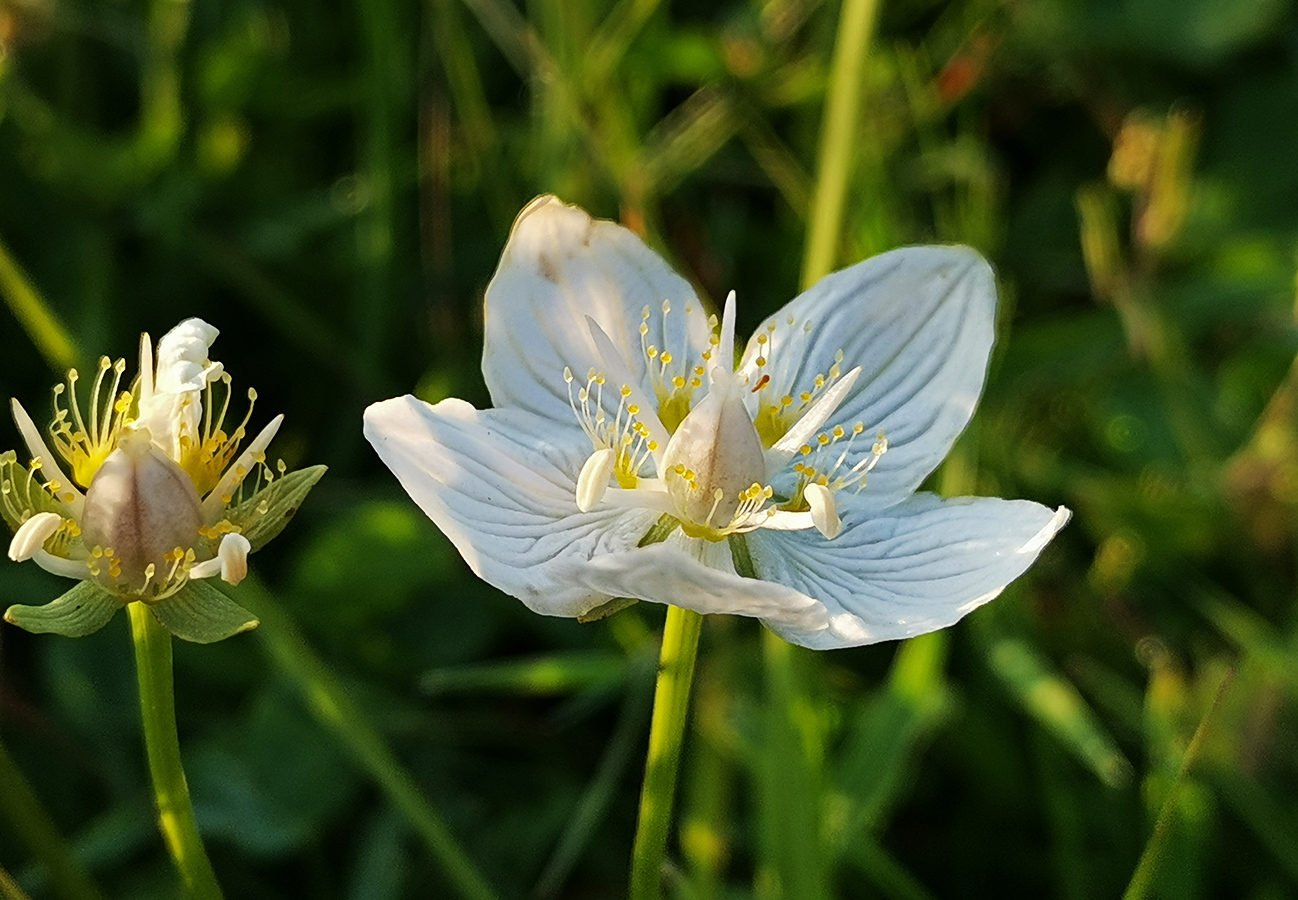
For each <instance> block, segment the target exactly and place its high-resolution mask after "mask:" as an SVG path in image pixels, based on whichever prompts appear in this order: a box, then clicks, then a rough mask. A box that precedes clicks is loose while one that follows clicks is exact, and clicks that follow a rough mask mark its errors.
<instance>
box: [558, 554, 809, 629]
mask: <svg viewBox="0 0 1298 900" xmlns="http://www.w3.org/2000/svg"><path fill="white" fill-rule="evenodd" d="M581 578H582V581H583V583H584V584H585V585H587V586H588V587H590V588H592V589H593V590H596V591H600V592H602V593H604V594H607V595H609V596H611V597H633V598H635V599H637V600H650V601H653V602H655V603H668V604H671V605H673V606H681V607H684V608H686V609H692V610H694V611H695V612H700V613H728V614H731V615H740V616H754V617H757V618H760V619H762V620H763V621H766V622H768V623H770V624H772V625H773V626H779V627H782V628H785V629H788V630H789V631H792V632H796V633H798V634H809V635H810V634H817V633H819V632H820V631H822V630H824V628H825V627H826V625H827V624H828V617H827V614H826V608H825V605H824V604H822V603H821V602H819V601H818V600H815V599H814V598H812V597H809V596H807V595H806V594H805V593H802V592H800V591H798V590H795V589H793V588H789V587H786V586H785V585H782V584H777V583H774V582H770V581H760V580H757V579H755V578H744V577H742V576H740V575H738V574H736V573H735V567H734V562H733V561H732V559H731V556H730V547H729V545H728V544H727V543H726V542H725V541H719V542H712V541H703V540H697V539H694V538H689V537H685V536H684V535H682V534H681V533H680V532H679V531H676V532H674V533H673V534H672V536H671V537H669V538H668V539H667V540H666V541H664V542H663V543H661V544H651V545H649V546H648V547H638V548H635V549H632V550H629V551H627V552H625V553H613V554H608V555H604V556H600V557H597V558H595V559H592V560H591V561H590V564H589V565H588V566H586V567H585V568H584V569H583V570H582V572H581Z"/></svg>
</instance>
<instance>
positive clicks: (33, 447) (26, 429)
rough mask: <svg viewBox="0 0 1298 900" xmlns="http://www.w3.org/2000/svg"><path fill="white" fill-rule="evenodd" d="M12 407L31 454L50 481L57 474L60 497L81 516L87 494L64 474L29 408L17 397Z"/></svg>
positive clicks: (19, 430)
mask: <svg viewBox="0 0 1298 900" xmlns="http://www.w3.org/2000/svg"><path fill="white" fill-rule="evenodd" d="M9 406H10V409H12V410H13V415H14V424H16V425H17V426H18V433H19V434H21V435H22V436H23V442H24V443H25V444H26V445H27V451H28V452H29V453H30V454H31V456H32V459H39V460H40V461H41V471H42V472H43V473H44V474H45V480H46V481H50V480H52V479H54V478H55V477H56V476H57V480H58V482H59V487H60V490H59V499H60V500H62V501H63V502H64V503H65V504H66V505H67V509H68V511H69V512H70V513H71V514H72V518H74V519H78V518H80V517H81V508H82V506H83V505H84V503H85V495H84V494H82V493H81V491H80V490H78V488H77V483H76V482H75V481H73V480H72V479H71V478H69V477H68V476H67V475H65V474H63V468H62V467H61V466H60V465H59V460H58V457H56V456H55V455H54V454H53V453H51V452H50V449H49V448H48V447H46V446H45V440H44V439H43V438H42V437H41V431H40V429H39V428H37V427H36V423H35V422H33V421H32V417H31V416H29V415H27V410H25V409H23V405H22V404H21V403H19V402H18V401H17V400H16V399H11V400H10V401H9Z"/></svg>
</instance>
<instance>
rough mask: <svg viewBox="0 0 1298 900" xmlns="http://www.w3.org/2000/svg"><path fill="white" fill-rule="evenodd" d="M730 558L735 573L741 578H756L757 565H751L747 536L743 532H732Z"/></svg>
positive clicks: (751, 559) (751, 558)
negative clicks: (732, 561)
mask: <svg viewBox="0 0 1298 900" xmlns="http://www.w3.org/2000/svg"><path fill="white" fill-rule="evenodd" d="M728 540H729V542H730V558H731V559H733V560H734V564H735V574H736V575H739V576H740V577H742V578H757V577H758V575H757V567H756V566H754V565H753V555H752V554H751V553H749V552H748V538H747V537H746V536H745V535H743V534H732V535H730V537H729V538H728Z"/></svg>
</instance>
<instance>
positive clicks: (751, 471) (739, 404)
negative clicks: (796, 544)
mask: <svg viewBox="0 0 1298 900" xmlns="http://www.w3.org/2000/svg"><path fill="white" fill-rule="evenodd" d="M713 379H714V380H713V384H712V388H711V390H709V391H708V394H707V396H706V397H704V398H703V400H702V401H700V402H699V404H698V405H697V406H696V407H694V409H693V410H691V411H690V413H689V414H688V415H687V416H686V417H685V418H684V420H682V421H681V424H680V427H678V428H677V429H676V433H675V434H673V435H672V439H671V441H670V442H669V443H668V444H667V449H666V451H665V452H664V453H663V469H664V476H663V480H664V482H665V483H666V487H667V493H668V496H670V497H671V500H672V503H673V504H674V506H675V508H676V512H677V517H678V518H679V519H680V520H681V527H682V530H684V531H685V533H686V534H688V535H689V536H690V537H701V538H707V539H708V540H713V541H719V540H721V539H722V538H724V537H726V536H727V535H728V534H731V533H733V532H735V531H738V530H741V529H743V527H744V526H745V525H746V524H748V522H749V520H750V519H752V518H753V517H754V516H755V515H756V514H757V513H759V512H760V511H761V509H762V507H763V505H764V504H765V503H766V501H767V499H769V498H770V497H771V495H772V493H773V492H772V490H771V488H770V487H769V486H766V485H764V484H763V482H764V481H765V479H766V460H765V457H764V456H763V453H762V441H761V438H760V437H759V436H758V434H757V429H756V428H754V427H753V420H752V419H751V418H749V415H748V410H747V409H746V408H745V407H744V403H743V398H742V385H740V384H739V383H738V382H737V379H735V378H734V376H733V375H731V374H730V373H728V372H726V371H724V370H723V369H721V367H717V369H715V370H714V372H713Z"/></svg>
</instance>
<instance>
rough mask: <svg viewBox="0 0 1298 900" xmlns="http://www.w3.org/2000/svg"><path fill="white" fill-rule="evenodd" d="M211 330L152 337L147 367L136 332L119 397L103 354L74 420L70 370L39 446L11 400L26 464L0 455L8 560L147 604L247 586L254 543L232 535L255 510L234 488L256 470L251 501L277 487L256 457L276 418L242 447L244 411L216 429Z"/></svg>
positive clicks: (112, 367) (218, 402)
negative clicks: (10, 533)
mask: <svg viewBox="0 0 1298 900" xmlns="http://www.w3.org/2000/svg"><path fill="white" fill-rule="evenodd" d="M217 334H218V332H217V330H216V329H215V328H213V327H212V326H211V325H208V324H207V323H206V322H203V321H202V320H200V319H188V320H186V321H184V322H182V323H180V324H179V325H177V326H176V327H175V328H173V329H172V330H171V331H169V332H168V333H167V334H166V335H165V336H164V337H163V338H162V340H161V341H159V342H158V348H157V365H156V368H155V366H154V361H153V346H152V344H151V342H150V341H149V336H148V335H147V334H146V335H142V336H141V341H140V376H139V378H138V379H137V380H136V382H135V383H134V384H132V385H131V387H130V389H128V390H123V391H120V392H119V388H120V387H121V380H122V375H123V373H124V372H125V371H126V362H125V360H121V359H119V360H117V361H116V362H115V363H114V362H111V361H110V360H109V359H108V357H103V358H101V359H100V361H99V371H98V374H97V375H96V377H95V382H94V386H93V388H92V390H91V394H90V402H89V405H88V407H87V409H86V410H85V412H84V414H83V411H82V407H81V404H80V403H79V401H78V398H77V372H76V370H75V369H73V370H72V371H71V372H69V373H68V380H67V385H66V390H65V386H64V385H58V386H56V387H55V389H54V419H53V421H52V422H51V424H50V427H49V437H50V444H49V445H47V444H46V443H45V440H44V438H43V437H42V436H41V432H40V430H39V429H38V428H37V427H36V425H35V423H34V422H33V421H32V419H31V417H30V416H29V415H28V414H27V412H26V410H24V409H23V407H22V405H21V404H19V402H18V401H17V400H14V401H13V415H14V420H15V421H16V422H17V424H18V430H19V432H20V433H21V434H22V437H23V440H24V442H25V443H26V444H27V450H28V452H29V454H30V459H31V462H30V464H29V466H28V468H27V469H26V470H24V469H23V467H22V466H21V465H20V464H19V462H18V456H17V454H15V453H13V452H12V451H11V452H9V453H5V454H3V455H0V488H2V489H3V490H2V492H0V512H2V513H3V515H4V518H5V519H6V520H8V521H9V523H10V524H11V525H12V526H13V527H15V529H16V534H15V535H14V538H13V541H12V542H11V543H10V545H9V558H10V559H12V560H15V561H17V562H22V561H24V560H27V559H33V560H35V561H36V563H37V564H38V565H39V566H41V567H42V568H44V569H46V570H47V571H50V572H53V573H54V574H56V575H64V576H67V577H69V578H76V579H81V580H90V581H93V582H95V583H96V584H98V585H99V586H100V587H102V588H104V589H105V590H107V591H109V592H110V593H112V594H113V595H115V596H117V597H118V598H121V599H122V600H144V601H146V602H148V603H156V602H158V601H159V600H162V599H164V598H167V597H170V596H171V595H173V594H175V593H176V592H177V591H179V590H180V589H181V588H182V587H183V586H184V585H185V584H186V583H188V582H190V581H193V580H197V579H202V578H208V577H212V576H217V575H219V576H220V577H221V578H222V579H224V580H225V581H227V582H229V583H231V584H237V583H238V582H239V580H240V579H242V578H243V576H244V574H246V572H247V556H248V553H249V552H250V551H251V550H252V545H251V543H250V542H249V540H248V538H247V537H246V536H245V535H244V534H243V533H241V532H243V531H244V530H245V528H246V526H247V525H248V520H249V518H250V514H255V510H253V509H248V508H243V509H242V511H241V512H240V507H242V506H243V503H242V502H241V501H243V500H245V499H247V498H245V497H244V495H243V492H242V491H241V485H242V484H243V482H244V479H245V478H247V477H248V476H249V475H250V474H253V473H254V472H255V473H256V477H255V483H254V484H253V485H251V486H250V489H249V490H248V492H247V493H248V494H249V495H253V494H255V493H257V491H258V490H259V489H261V488H264V487H265V486H266V485H268V484H269V483H270V482H271V481H272V480H273V479H274V475H273V473H272V472H271V471H270V470H269V469H268V468H267V467H266V465H265V454H264V451H265V449H266V447H267V445H268V444H269V443H270V441H271V438H273V437H274V436H275V432H276V431H278V429H279V426H280V422H281V421H282V420H283V416H276V417H275V418H274V419H272V420H271V422H270V424H269V425H267V426H266V427H265V428H264V429H262V431H261V433H260V434H258V435H257V437H256V438H254V439H253V441H252V442H251V443H250V444H249V445H248V446H247V448H246V449H244V450H243V452H242V453H240V452H239V445H240V444H241V443H242V441H243V439H244V437H245V431H244V429H245V426H246V425H247V423H248V418H249V417H250V416H251V414H252V408H251V403H250V404H249V409H248V413H247V415H245V417H244V419H243V421H242V422H240V423H239V424H238V426H237V427H235V428H234V429H233V430H232V431H231V432H229V433H227V432H226V430H225V429H226V428H227V427H228V426H227V425H226V424H225V417H226V413H227V411H228V409H229V401H230V393H231V391H230V376H229V375H227V374H225V372H224V370H223V368H222V366H221V364H220V363H214V362H212V361H211V360H210V359H208V350H209V348H210V347H211V344H212V342H213V341H214V340H215V339H216V336H217ZM110 378H111V384H110V383H109V379H110ZM248 396H249V400H250V401H251V400H253V399H255V397H256V394H255V392H253V391H249V392H248ZM50 446H52V447H53V448H54V451H55V452H51V451H50Z"/></svg>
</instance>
